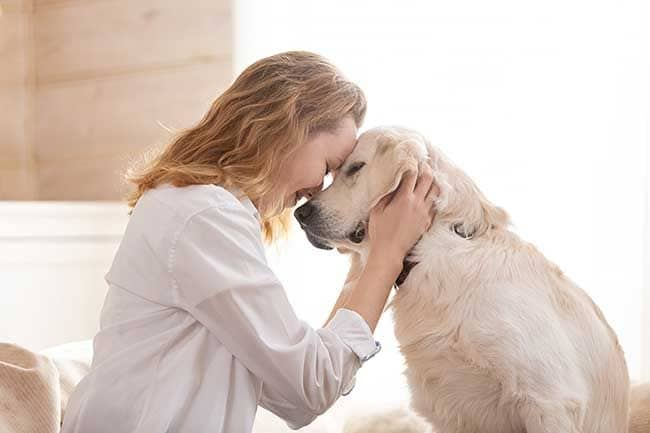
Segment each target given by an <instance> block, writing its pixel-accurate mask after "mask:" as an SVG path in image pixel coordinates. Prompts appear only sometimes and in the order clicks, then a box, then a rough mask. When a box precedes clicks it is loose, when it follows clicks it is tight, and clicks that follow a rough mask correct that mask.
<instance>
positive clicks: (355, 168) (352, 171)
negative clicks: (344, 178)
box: [345, 162, 366, 176]
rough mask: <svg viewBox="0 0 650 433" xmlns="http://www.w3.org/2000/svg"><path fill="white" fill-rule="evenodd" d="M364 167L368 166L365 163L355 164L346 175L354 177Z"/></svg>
mask: <svg viewBox="0 0 650 433" xmlns="http://www.w3.org/2000/svg"><path fill="white" fill-rule="evenodd" d="M364 165H366V163H365V162H355V163H354V164H352V165H351V166H350V168H348V171H347V172H346V173H345V174H346V175H348V176H352V175H353V174H354V173H356V172H358V171H359V170H361V168H362V167H363V166H364Z"/></svg>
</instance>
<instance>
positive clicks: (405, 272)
mask: <svg viewBox="0 0 650 433" xmlns="http://www.w3.org/2000/svg"><path fill="white" fill-rule="evenodd" d="M407 257H408V256H407ZM418 263H419V262H412V261H410V260H408V259H406V258H405V259H404V261H403V262H402V272H400V273H399V275H398V276H397V279H396V280H395V287H397V288H398V289H399V286H401V285H402V284H403V283H404V281H406V279H407V278H408V276H409V273H410V272H411V269H413V268H414V267H415V265H417V264H418Z"/></svg>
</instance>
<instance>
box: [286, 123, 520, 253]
mask: <svg viewBox="0 0 650 433" xmlns="http://www.w3.org/2000/svg"><path fill="white" fill-rule="evenodd" d="M420 164H430V165H431V168H432V170H433V175H434V181H435V183H436V184H437V186H438V188H439V190H440V194H439V197H438V199H437V200H436V208H437V216H436V222H441V223H447V224H450V227H451V228H452V230H455V231H456V232H457V233H459V234H460V233H471V234H472V235H473V236H476V235H478V234H481V233H483V232H485V231H486V230H488V229H489V228H490V227H494V226H495V225H502V224H507V216H506V215H505V212H503V211H502V210H501V209H499V208H496V207H495V206H493V205H492V204H491V203H489V202H488V201H487V200H486V199H485V198H484V197H483V195H482V194H481V192H480V191H479V190H478V188H477V187H476V186H475V185H474V183H473V182H472V181H471V180H470V179H469V177H468V176H467V175H466V174H465V173H463V172H462V171H460V170H459V169H457V168H456V167H454V166H453V165H452V164H451V163H450V162H449V161H448V160H447V159H446V158H445V157H444V156H443V155H442V154H441V153H440V152H439V151H438V150H437V149H434V148H433V147H432V146H431V144H430V143H429V142H428V141H427V140H426V139H425V138H424V137H423V136H422V135H421V134H419V133H417V132H414V131H411V130H408V129H404V128H397V127H380V128H374V129H371V130H369V131H367V132H365V133H364V134H362V135H361V136H360V137H359V141H358V143H357V145H356V147H355V149H354V150H353V152H352V153H351V154H350V156H349V157H348V158H347V159H346V160H345V162H344V163H343V164H342V166H341V167H340V168H339V169H338V170H337V171H336V173H335V174H334V180H333V182H332V184H331V185H330V186H329V187H328V188H327V189H325V190H323V191H321V192H320V193H318V194H316V195H315V196H314V197H313V198H312V199H311V200H309V201H308V202H306V203H305V204H303V205H302V206H300V207H299V208H297V209H296V211H295V213H294V214H295V217H296V219H297V220H298V222H299V223H300V226H301V227H302V229H303V230H304V231H305V233H306V234H307V238H308V239H309V241H310V242H311V243H312V244H313V245H314V246H316V247H318V248H323V249H331V248H339V249H344V250H352V251H361V250H362V249H363V248H364V243H365V242H364V241H365V240H366V231H367V230H366V228H367V224H368V218H369V215H370V210H371V209H372V208H373V207H374V206H375V204H377V202H378V201H379V200H381V199H382V198H383V197H385V196H386V195H388V194H391V193H393V192H394V191H395V190H396V189H397V187H398V186H399V184H400V181H401V179H402V176H403V175H404V174H405V173H406V172H408V171H413V172H417V171H418V167H419V166H420Z"/></svg>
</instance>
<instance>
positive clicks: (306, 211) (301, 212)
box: [293, 202, 316, 224]
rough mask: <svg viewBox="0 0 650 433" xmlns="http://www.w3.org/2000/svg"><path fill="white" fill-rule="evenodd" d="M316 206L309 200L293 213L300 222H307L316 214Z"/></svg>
mask: <svg viewBox="0 0 650 433" xmlns="http://www.w3.org/2000/svg"><path fill="white" fill-rule="evenodd" d="M315 207H316V206H314V205H313V204H311V202H307V203H305V204H303V205H302V206H300V207H299V208H298V209H296V210H295V211H294V212H293V215H294V216H295V217H296V219H297V220H298V222H299V223H300V224H307V223H308V222H309V219H310V218H311V217H312V216H313V215H314V213H315V212H314V208H315Z"/></svg>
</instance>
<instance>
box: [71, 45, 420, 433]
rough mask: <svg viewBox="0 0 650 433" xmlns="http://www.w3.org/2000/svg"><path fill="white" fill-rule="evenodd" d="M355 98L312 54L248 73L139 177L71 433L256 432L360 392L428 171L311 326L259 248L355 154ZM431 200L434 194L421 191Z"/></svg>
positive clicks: (294, 423) (406, 187)
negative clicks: (270, 419)
mask: <svg viewBox="0 0 650 433" xmlns="http://www.w3.org/2000/svg"><path fill="white" fill-rule="evenodd" d="M365 111H366V102H365V98H364V96H363V94H362V92H361V90H360V89H359V88H358V87H357V86H356V85H354V84H353V83H351V82H349V81H347V80H345V79H344V78H343V77H342V76H341V74H340V73H339V71H338V70H337V69H336V68H334V67H333V66H332V65H331V64H329V63H328V62H327V61H325V60H324V59H323V58H321V57H319V56H318V55H315V54H311V53H306V52H288V53H283V54H279V55H275V56H271V57H268V58H265V59H262V60H260V61H258V62H256V63H255V64H253V65H251V66H250V67H248V68H247V69H246V70H245V71H244V72H243V73H242V74H241V75H240V76H239V77H238V78H237V79H236V80H235V82H234V83H233V84H232V85H231V86H230V88H228V89H227V90H226V91H225V92H224V93H223V94H222V95H221V96H219V97H218V98H217V99H216V101H215V102H214V103H213V104H212V107H211V108H210V110H209V111H208V113H207V114H206V115H205V116H204V118H203V119H202V120H201V121H200V122H199V124H198V125H196V126H195V127H193V128H191V129H189V130H187V131H185V132H183V133H181V134H180V135H179V136H178V137H177V138H176V139H175V140H174V141H173V142H172V143H171V144H170V145H169V146H168V147H166V148H165V149H164V150H163V152H162V153H160V154H159V155H158V156H157V157H156V158H155V159H153V160H152V161H151V162H150V163H148V165H146V166H145V167H144V168H142V169H141V170H140V171H139V172H137V173H135V174H132V175H131V176H130V180H131V181H132V182H133V183H134V184H135V185H136V186H137V189H136V191H135V192H134V193H133V195H132V196H131V197H130V205H131V206H132V207H133V209H132V212H131V218H130V221H129V224H128V226H127V229H126V232H125V234H124V237H123V239H122V242H121V244H120V247H119V249H118V251H117V253H116V255H115V259H114V261H113V264H112V266H111V268H110V270H109V272H108V273H107V274H106V282H107V283H108V285H109V289H108V293H107V296H106V300H105V304H104V307H103V310H102V313H101V330H100V332H99V333H98V334H97V335H96V337H95V339H94V350H95V352H94V358H93V363H92V370H91V372H90V374H89V375H88V376H87V377H85V378H84V379H83V380H82V381H81V382H80V383H79V385H78V387H77V388H76V389H75V391H74V393H73V395H72V397H71V398H70V402H69V404H68V408H67V411H66V415H65V419H64V426H63V432H64V433H73V432H75V433H95V432H110V433H120V432H138V433H149V432H150V433H154V432H155V433H162V432H184V433H191V432H211V433H217V432H229V433H245V432H250V431H251V429H252V425H253V420H254V417H255V411H256V408H257V406H258V405H261V406H263V407H265V408H267V409H269V410H271V411H272V412H274V413H276V414H277V415H278V416H280V417H282V418H283V419H285V420H286V421H287V422H288V423H289V425H290V426H291V427H293V428H298V427H300V426H303V425H306V424H308V423H310V422H311V421H312V420H313V419H314V418H315V417H316V416H318V415H319V414H321V413H323V412H324V411H325V410H326V409H327V408H329V407H330V406H331V405H332V404H333V403H334V402H335V401H336V399H337V398H338V397H339V396H340V395H342V394H346V393H347V392H349V391H350V390H351V387H352V385H353V379H354V375H355V372H356V370H357V369H358V368H359V367H360V365H361V364H362V363H363V362H364V361H365V360H367V359H369V358H370V357H371V356H372V355H373V354H375V353H376V352H377V351H378V349H379V345H378V344H377V343H375V341H374V339H373V337H372V333H373V331H374V329H375V326H376V324H377V321H378V320H379V316H380V315H381V312H382V310H383V308H384V305H385V302H386V299H387V297H388V294H389V291H390V288H391V286H392V284H393V282H394V281H395V279H396V277H397V276H398V274H399V272H400V270H401V264H402V260H403V258H404V256H405V254H406V252H407V251H408V250H409V249H410V248H411V247H412V245H413V244H414V243H415V242H416V240H417V239H418V238H419V236H420V235H421V234H422V233H423V232H424V231H425V229H426V228H427V227H428V226H429V225H430V223H431V219H432V217H433V211H432V210H431V203H432V201H431V200H430V199H431V194H432V193H430V190H433V188H431V186H432V176H431V173H430V172H427V173H425V174H423V175H421V176H420V177H419V178H416V176H415V175H409V176H406V177H405V178H404V179H403V181H402V185H401V187H400V189H399V191H398V192H397V193H396V194H395V195H394V196H393V198H392V201H390V202H389V201H388V200H389V199H388V198H385V199H383V200H382V201H381V202H380V204H379V205H377V206H376V208H375V209H374V210H373V213H372V215H371V217H370V222H369V242H370V245H371V251H372V253H371V255H370V259H369V261H368V264H367V266H366V268H365V269H364V270H363V272H362V274H361V277H360V278H359V280H358V283H357V284H356V286H355V287H354V288H353V289H352V290H351V291H350V294H349V296H347V297H343V296H341V297H340V298H339V300H338V301H337V303H336V305H335V306H334V309H333V311H332V315H331V316H330V317H331V319H330V320H329V321H328V323H327V324H326V325H325V326H324V327H323V328H321V329H318V330H314V329H312V328H311V327H309V326H308V325H307V324H306V323H305V322H302V321H300V320H299V319H298V318H297V317H296V314H295V313H294V311H293V309H292V308H291V306H290V304H289V302H288V300H287V297H286V294H285V292H284V290H283V288H282V285H281V283H280V282H279V281H278V280H277V278H276V277H275V275H274V274H273V272H272V270H271V269H270V268H269V266H268V265H267V263H266V259H265V256H264V249H263V238H266V240H268V241H272V240H273V239H275V238H277V237H278V236H279V235H281V234H282V233H283V232H285V231H286V230H287V227H288V223H289V218H290V211H291V208H292V207H293V206H294V205H295V204H296V202H297V201H298V200H299V199H300V198H301V197H309V196H310V195H311V194H313V193H314V192H315V191H319V190H320V189H321V188H322V184H323V178H324V176H325V175H326V174H327V173H328V172H330V171H332V172H336V169H337V168H338V167H339V166H340V165H341V163H342V162H343V161H344V160H345V158H346V157H347V156H348V155H349V154H350V153H351V151H352V149H353V147H354V144H355V141H356V136H357V128H358V127H359V126H360V125H361V122H362V120H363V117H364V114H365ZM427 196H428V197H427Z"/></svg>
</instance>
